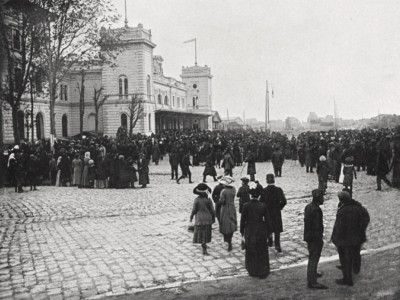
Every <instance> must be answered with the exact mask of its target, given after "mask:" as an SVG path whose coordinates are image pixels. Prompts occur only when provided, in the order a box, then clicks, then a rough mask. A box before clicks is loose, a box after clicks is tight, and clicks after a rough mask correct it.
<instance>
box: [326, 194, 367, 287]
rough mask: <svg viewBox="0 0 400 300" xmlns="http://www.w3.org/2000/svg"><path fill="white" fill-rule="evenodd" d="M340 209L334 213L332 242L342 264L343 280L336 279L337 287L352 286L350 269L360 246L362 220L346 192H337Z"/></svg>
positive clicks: (358, 210)
mask: <svg viewBox="0 0 400 300" xmlns="http://www.w3.org/2000/svg"><path fill="white" fill-rule="evenodd" d="M338 197H339V200H340V202H341V203H340V208H339V209H338V211H337V213H336V221H335V225H334V226H333V232H332V242H333V243H334V244H335V246H336V247H337V250H338V253H339V258H340V261H341V264H342V272H343V278H341V279H337V280H336V283H337V284H339V285H348V286H352V285H353V279H352V269H353V264H354V261H355V259H356V257H357V251H358V248H359V245H360V244H361V235H360V232H361V231H362V227H361V225H362V223H361V222H362V219H361V214H360V209H359V208H358V207H357V206H356V205H354V203H353V201H352V200H351V197H350V194H349V193H348V192H344V191H342V192H339V193H338Z"/></svg>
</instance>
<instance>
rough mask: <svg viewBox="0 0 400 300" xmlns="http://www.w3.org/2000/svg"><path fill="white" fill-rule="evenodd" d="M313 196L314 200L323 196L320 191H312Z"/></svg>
mask: <svg viewBox="0 0 400 300" xmlns="http://www.w3.org/2000/svg"><path fill="white" fill-rule="evenodd" d="M311 194H312V196H313V198H318V197H321V196H322V195H323V193H322V191H321V190H319V189H315V190H312V192H311Z"/></svg>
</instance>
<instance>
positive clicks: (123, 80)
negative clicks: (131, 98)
mask: <svg viewBox="0 0 400 300" xmlns="http://www.w3.org/2000/svg"><path fill="white" fill-rule="evenodd" d="M118 83H119V84H118V85H119V98H120V99H126V98H127V96H128V78H127V77H126V76H125V75H121V76H119V81H118Z"/></svg>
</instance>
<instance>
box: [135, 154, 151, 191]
mask: <svg viewBox="0 0 400 300" xmlns="http://www.w3.org/2000/svg"><path fill="white" fill-rule="evenodd" d="M138 172H139V184H140V185H141V187H142V188H146V187H147V185H148V184H149V183H150V178H149V162H148V160H147V159H146V156H145V154H144V153H141V154H140V155H139V160H138Z"/></svg>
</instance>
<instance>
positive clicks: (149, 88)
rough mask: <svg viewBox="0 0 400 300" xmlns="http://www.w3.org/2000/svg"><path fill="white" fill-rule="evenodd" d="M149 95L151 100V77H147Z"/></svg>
mask: <svg viewBox="0 0 400 300" xmlns="http://www.w3.org/2000/svg"><path fill="white" fill-rule="evenodd" d="M147 95H148V96H149V98H151V84H150V75H147Z"/></svg>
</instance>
